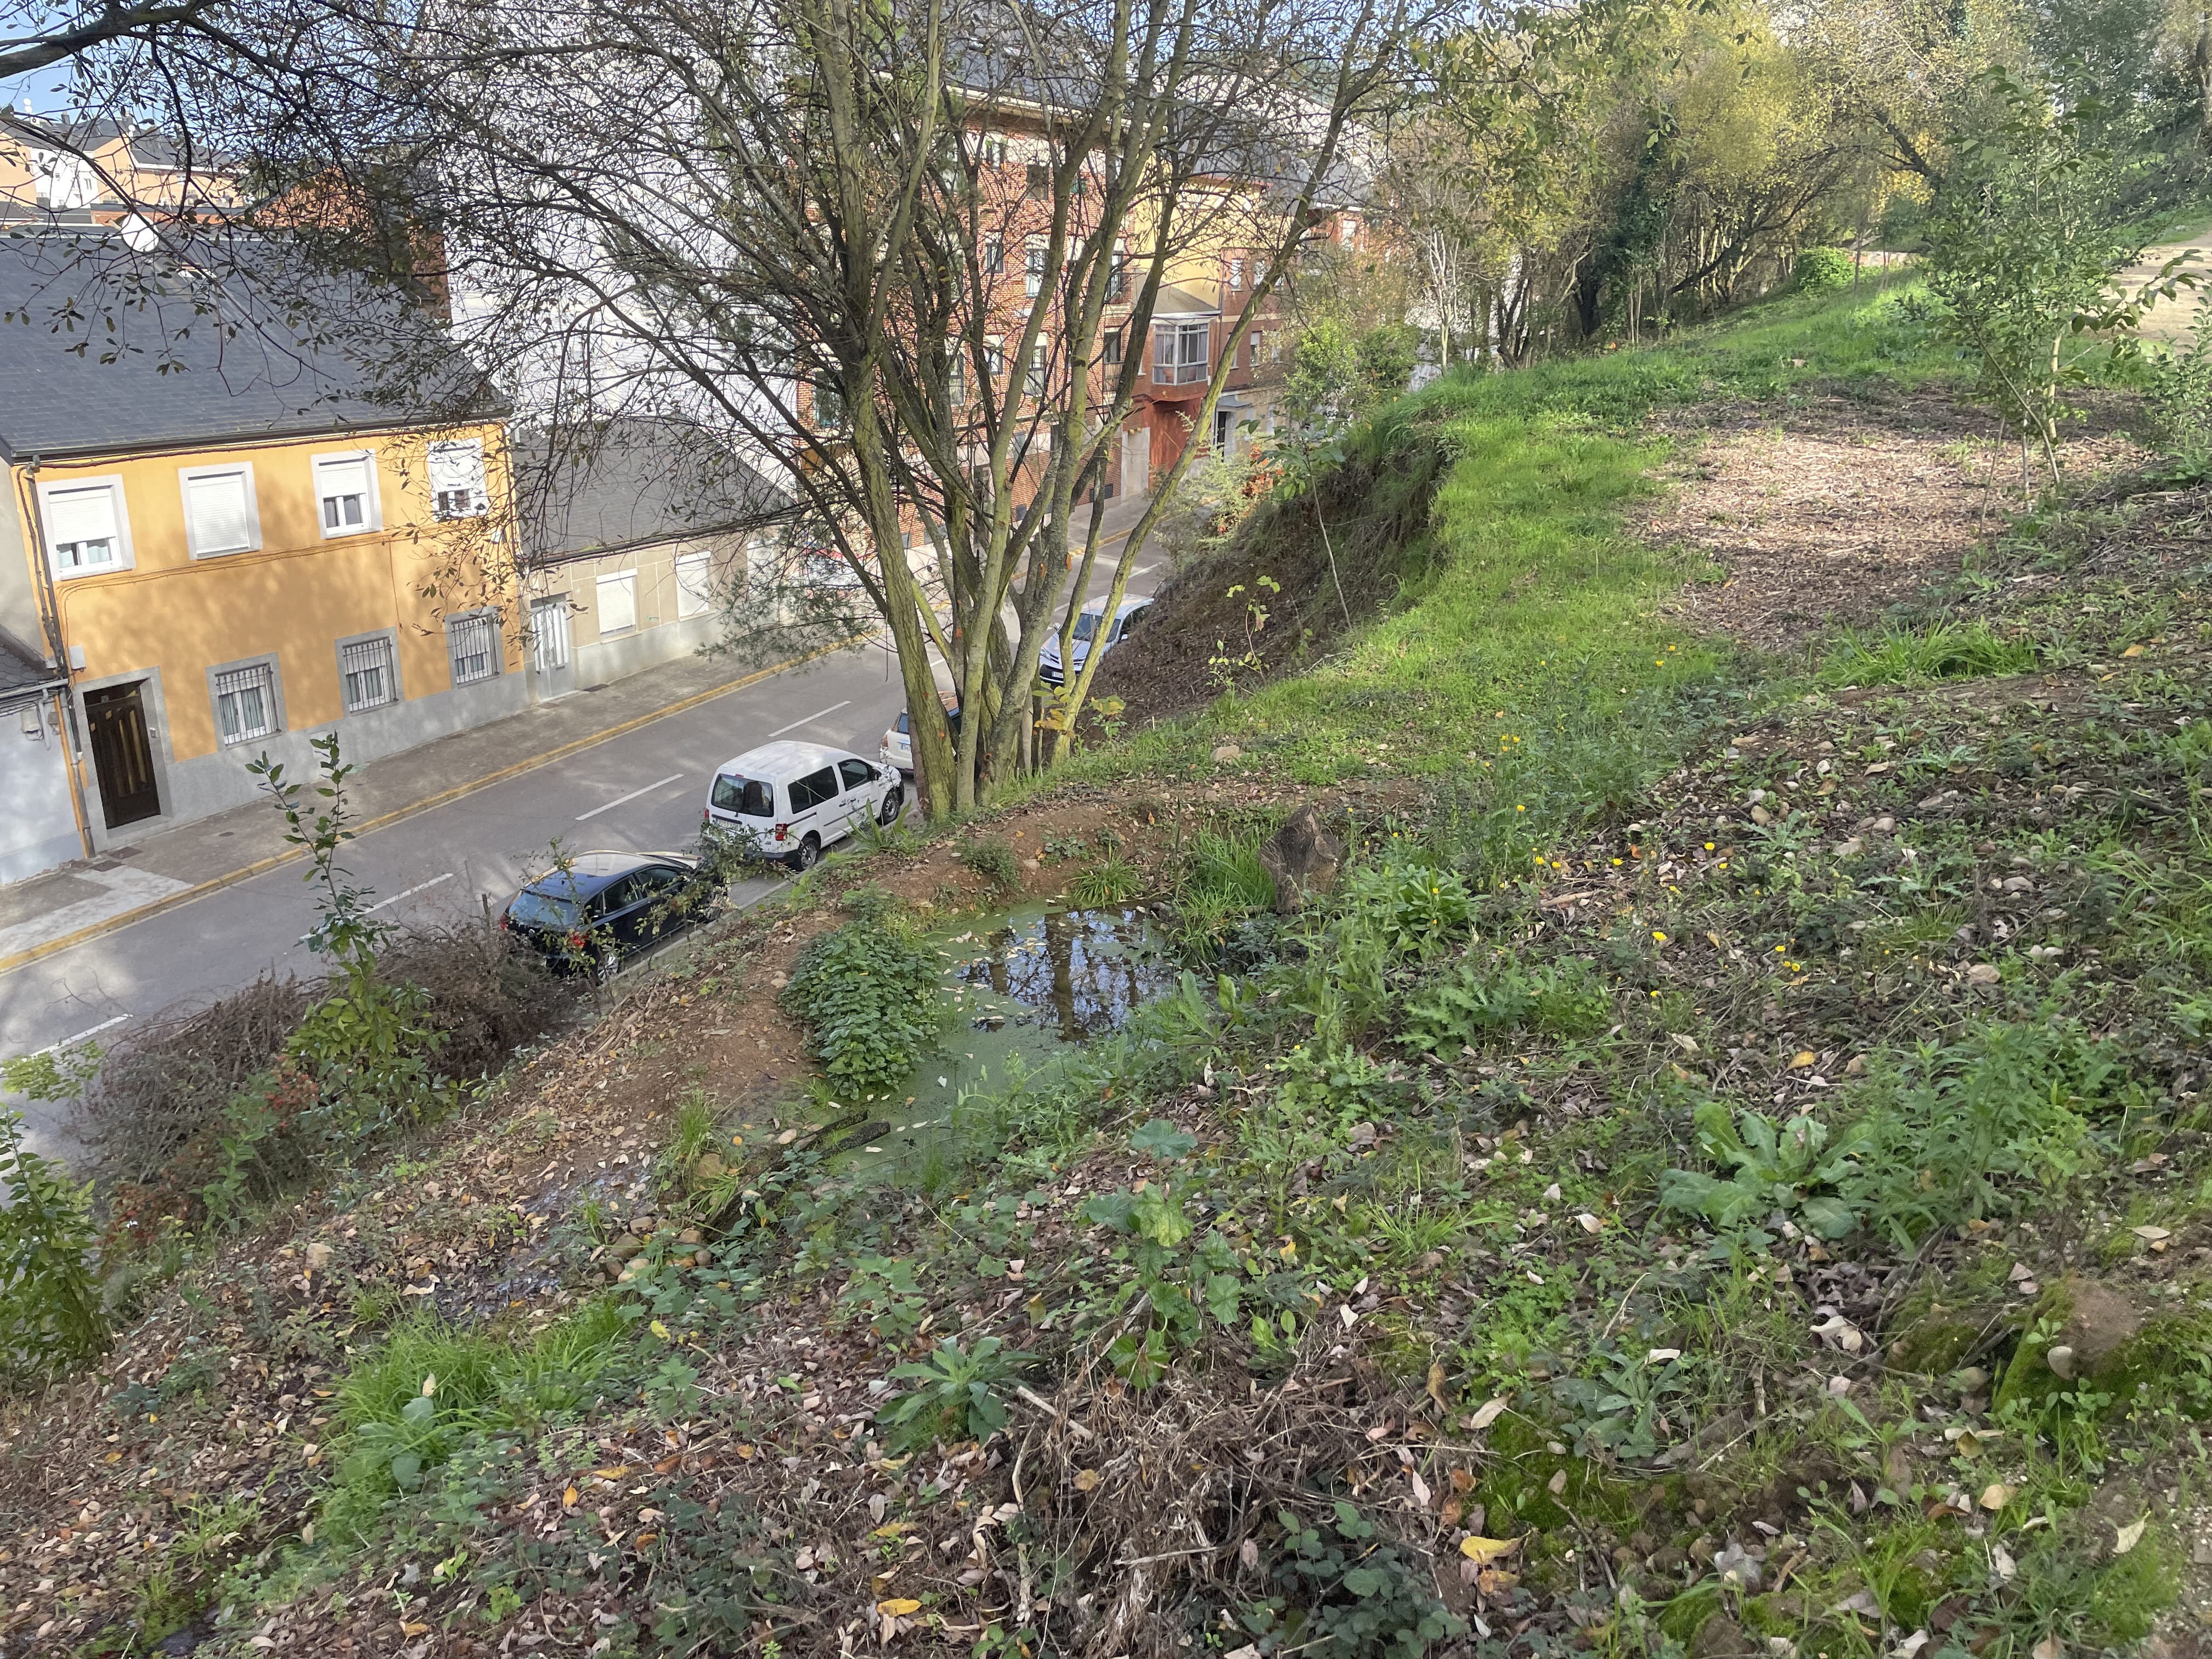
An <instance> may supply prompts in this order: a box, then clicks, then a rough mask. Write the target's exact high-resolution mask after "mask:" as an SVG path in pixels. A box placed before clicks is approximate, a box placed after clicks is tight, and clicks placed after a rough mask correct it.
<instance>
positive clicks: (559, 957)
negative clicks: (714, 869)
mask: <svg viewBox="0 0 2212 1659" xmlns="http://www.w3.org/2000/svg"><path fill="white" fill-rule="evenodd" d="M707 889H708V882H707V879H706V878H704V877H702V875H701V874H700V871H699V866H698V862H697V861H696V860H693V859H689V858H686V857H684V855H683V854H681V853H611V852H600V853H579V854H576V856H575V857H574V858H573V859H571V860H568V862H567V864H566V865H565V866H563V867H562V868H559V869H555V870H550V871H548V872H546V873H545V874H544V875H542V876H539V877H538V878H536V879H535V880H533V881H532V882H531V883H530V884H528V885H526V887H524V888H523V890H521V891H520V892H519V893H517V894H516V895H515V896H513V898H512V899H511V900H509V901H508V902H507V908H506V909H505V910H504V911H502V912H501V915H500V926H501V927H504V928H506V929H507V931H508V932H509V933H513V935H514V936H515V937H516V938H517V939H520V940H521V941H522V942H523V943H524V944H526V945H528V946H530V948H531V949H532V950H533V951H537V952H538V954H539V955H540V956H542V957H544V958H545V959H546V960H547V961H549V962H550V963H552V964H553V965H554V966H555V967H556V968H559V969H580V968H588V969H592V970H594V971H596V972H597V973H599V975H602V976H605V975H611V974H612V973H613V972H614V971H615V970H616V969H617V968H619V967H620V966H621V964H622V962H623V958H624V957H629V956H630V955H632V954H633V953H635V951H638V950H640V949H642V948H645V947H647V946H650V945H655V944H658V943H659V941H661V940H662V939H668V938H671V937H672V936H673V935H675V934H676V933H680V932H682V931H683V930H684V928H685V927H690V925H691V924H692V923H694V922H696V921H701V920H702V919H703V918H704V917H705V916H706V915H708V914H709V913H710V912H711V911H712V909H713V908H714V897H715V895H714V893H712V892H711V891H709V890H707Z"/></svg>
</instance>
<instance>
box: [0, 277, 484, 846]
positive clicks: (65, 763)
mask: <svg viewBox="0 0 2212 1659" xmlns="http://www.w3.org/2000/svg"><path fill="white" fill-rule="evenodd" d="M76 257H77V256H74V255H73V256H72V258H73V259H74V258H76ZM77 268H78V267H77V266H76V264H72V265H71V266H70V269H72V270H75V269H77ZM54 269H55V261H54V259H53V258H52V255H51V253H50V252H49V253H47V254H46V255H45V256H44V257H41V256H40V254H38V253H37V252H26V251H24V249H23V248H21V246H16V245H9V244H5V243H0V310H7V309H14V310H17V311H19V312H20V311H27V312H28V313H29V314H30V316H31V318H32V322H31V324H30V325H29V326H27V327H25V326H21V325H18V326H14V327H9V328H5V329H0V462H4V464H5V466H6V470H7V474H8V483H9V493H8V501H7V503H6V510H5V511H0V635H5V636H8V637H7V638H6V639H0V644H4V643H7V642H9V640H12V641H13V643H14V644H15V648H16V653H17V654H18V655H19V656H21V657H25V658H28V659H34V660H36V661H38V662H41V663H43V664H44V665H46V668H47V669H48V670H49V671H52V672H54V673H57V674H60V675H63V676H65V690H62V691H60V692H59V693H58V695H57V696H56V697H55V699H54V702H53V704H52V708H51V710H50V711H49V714H48V720H47V724H48V726H49V727H50V735H51V737H52V738H58V741H56V742H48V741H46V740H44V739H42V740H41V741H40V744H39V750H40V754H41V755H42V756H46V757H47V758H45V759H41V760H40V761H39V762H38V763H36V764H35V765H34V764H33V760H32V751H31V749H30V746H29V744H28V739H29V738H30V737H31V735H32V734H31V731H30V723H29V722H28V721H26V722H25V723H24V731H23V733H22V736H23V737H24V738H25V739H26V743H25V744H24V745H23V746H22V747H21V748H19V749H16V750H12V751H11V750H9V747H8V746H7V745H8V743H9V738H8V735H7V734H6V733H4V732H0V803H6V805H0V879H12V878H18V877H21V876H22V875H25V874H28V873H31V872H32V870H33V869H36V868H44V867H46V866H49V865H51V864H52V863H55V862H58V861H60V860H62V859H66V858H70V857H76V856H80V855H83V854H88V853H92V852H96V851H98V850H100V849H101V848H106V847H107V846H109V845H112V844H114V843H116V842H120V841H123V840H125V839H128V838H131V837H135V836H140V835H143V834H145V833H147V832H148V831H150V830H155V829H163V828H167V827H168V826H170V825H173V824H176V823H184V822H185V821H188V820H190V819H192V818H197V817H203V816H204V815H206V814H208V813H210V812H215V811H222V810H223V809H225V808H227V807H231V806H234V805H239V804H240V803H242V802H245V801H246V800H249V799H252V796H253V794H254V792H255V785H254V781H253V779H252V776H251V775H249V774H248V773H247V771H246V763H247V762H248V761H250V760H252V759H253V758H255V757H258V756H260V755H262V754H264V753H266V754H268V755H269V756H270V757H273V758H276V759H278V760H282V761H284V762H286V763H288V769H290V770H292V771H294V772H295V775H296V774H299V773H303V772H306V771H307V770H310V769H311V768H312V761H313V756H312V753H311V751H310V750H308V747H307V740H308V738H310V737H312V736H314V735H317V734H319V733H323V732H332V731H335V732H337V733H338V735H339V737H340V739H341V742H342V746H343V753H344V755H345V756H346V757H347V758H348V759H349V760H352V761H355V762H365V761H370V760H374V759H376V758H378V757H381V756H385V755H389V754H392V753H395V752H397V751H399V750H404V749H408V748H410V747H412V746H414V745H415V744H420V743H423V742H426V741H428V740H429V739H432V738H437V737H441V736H443V735H445V734H446V733H447V732H453V731H457V730H459V729H461V728H463V727H465V726H474V725H477V724H480V723H482V722H483V721H485V720H494V719H497V718H500V717H501V716H503V715H506V714H512V713H514V712H516V711H518V710H519V709H520V708H522V707H523V706H524V704H525V703H526V701H527V693H526V676H525V675H524V674H523V673H522V672H521V671H520V669H521V662H520V656H519V654H518V653H517V652H516V650H515V649H514V640H515V630H514V629H513V626H512V624H513V614H514V598H515V592H514V584H513V575H512V566H513V558H512V552H513V536H512V532H511V529H510V528H509V526H508V525H507V521H506V514H505V510H504V503H505V501H506V500H507V495H508V491H507V486H506V482H505V455H504V453H503V449H502V428H501V423H500V422H499V421H498V420H497V419H496V418H487V419H482V420H478V421H477V422H473V423H470V422H455V421H453V420H452V419H450V418H448V419H447V421H446V422H442V423H441V424H439V425H436V426H431V425H428V424H426V423H425V422H422V420H419V419H417V420H413V421H410V420H405V419H403V418H401V417H400V416H399V414H398V411H397V410H395V409H394V408H393V407H392V406H391V405H390V404H388V403H386V402H385V401H381V400H379V399H376V398H372V397H370V396H369V395H368V392H369V388H368V386H367V385H366V384H365V383H364V382H363V380H362V374H361V372H360V371H359V370H358V369H357V368H354V367H353V366H352V365H351V364H350V363H349V362H348V361H346V360H345V359H344V358H343V356H342V355H341V354H338V353H337V352H335V351H334V350H331V349H328V346H327V343H326V342H325V341H323V340H321V339H319V338H317V337H313V336H308V335H300V334H292V335H283V334H281V333H272V332H270V331H265V330H264V331H256V330H254V329H250V328H245V327H236V326H229V327H221V326H215V325H212V324H210V321H209V320H208V313H207V310H206V307H208V306H209V303H210V296H209V295H207V293H206V292H205V291H204V281H205V279H204V278H185V279H181V283H180V291H179V295H178V307H179V308H178V310H177V311H176V312H175V313H173V314H164V315H161V316H157V317H156V318H155V319H152V320H151V321H149V319H146V317H145V316H144V314H143V313H131V312H128V311H126V312H125V315H124V321H125V332H124V335H123V338H124V340H125V344H124V345H122V346H120V347H116V346H107V347H106V349H103V350H100V351H86V352H83V353H77V352H73V351H71V350H70V349H68V348H69V345H70V337H69V335H68V333H67V332H66V331H63V332H57V331H56V329H55V327H54V326H53V325H52V323H51V322H50V321H48V320H47V318H46V316H44V315H42V307H44V308H46V311H48V312H51V311H52V307H54V305H55V304H56V299H55V294H54V278H53V271H54ZM195 283H199V284H203V286H195V285H194V284H195ZM161 309H162V307H160V306H158V305H157V306H156V307H155V310H156V311H157V312H160V311H161ZM180 319H183V320H180ZM233 320H234V319H233ZM391 321H392V325H393V326H395V327H404V326H411V325H412V323H411V320H410V319H405V318H404V317H400V316H398V315H397V314H394V315H393V316H392V319H391ZM132 328H136V329H137V331H138V335H139V338H138V341H137V343H133V342H132V341H131V333H130V331H131V329H132ZM95 337H98V338H100V339H101V341H102V343H103V345H106V341H107V337H106V334H105V332H104V330H96V331H95ZM103 357H106V358H107V359H109V361H102V360H101V359H102V358H103ZM165 366H166V367H165ZM495 507H496V508H497V510H495ZM434 590H435V591H434ZM11 753H12V756H13V758H12V760H10V759H9V758H6V757H9V755H10V754H11ZM56 762H58V763H59V764H60V765H61V766H62V767H63V768H64V770H65V772H66V774H67V775H66V776H65V777H64V779H63V782H64V783H65V785H66V787H67V799H66V804H67V805H68V806H69V808H70V814H71V817H72V820H73V821H70V822H66V823H58V822H57V815H56V814H55V812H54V811H52V810H51V805H50V803H51V801H52V797H53V796H54V794H55V793H56V792H55V788H54V782H55V779H54V775H53V771H52V767H53V764H54V763H56ZM40 767H44V768H45V771H44V772H42V773H40V772H39V768H40ZM34 773H36V774H38V775H33V774H34ZM18 801H36V802H40V803H48V804H49V805H42V806H41V807H40V808H39V809H38V810H37V811H34V812H23V811H18V810H17V808H16V806H15V803H16V802H18ZM33 819H35V821H31V820H33ZM26 866H28V867H26Z"/></svg>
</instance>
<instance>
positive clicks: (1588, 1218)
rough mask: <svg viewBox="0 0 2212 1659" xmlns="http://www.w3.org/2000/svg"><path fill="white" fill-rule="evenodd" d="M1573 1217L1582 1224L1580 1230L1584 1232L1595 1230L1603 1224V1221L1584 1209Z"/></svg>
mask: <svg viewBox="0 0 2212 1659" xmlns="http://www.w3.org/2000/svg"><path fill="white" fill-rule="evenodd" d="M1575 1219H1576V1220H1577V1221H1578V1222H1580V1223H1581V1224H1582V1230H1583V1231H1584V1232H1586V1233H1594V1232H1596V1231H1599V1230H1600V1229H1601V1228H1602V1227H1603V1226H1604V1225H1605V1223H1603V1222H1602V1221H1600V1220H1599V1219H1598V1218H1596V1217H1595V1216H1594V1215H1592V1214H1591V1213H1590V1212H1589V1211H1588V1210H1584V1211H1583V1212H1582V1213H1581V1214H1580V1215H1578V1216H1577V1217H1576V1218H1575Z"/></svg>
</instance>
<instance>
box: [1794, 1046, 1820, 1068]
mask: <svg viewBox="0 0 2212 1659" xmlns="http://www.w3.org/2000/svg"><path fill="white" fill-rule="evenodd" d="M1816 1058H1817V1056H1816V1055H1815V1054H1814V1053H1813V1051H1812V1050H1811V1049H1810V1048H1800V1049H1799V1050H1798V1051H1797V1053H1796V1055H1795V1056H1794V1057H1793V1058H1792V1059H1791V1060H1790V1070H1791V1071H1793V1072H1797V1071H1802V1070H1803V1069H1804V1068H1805V1067H1806V1066H1810V1065H1811V1064H1812V1063H1813V1061H1814V1060H1815V1059H1816Z"/></svg>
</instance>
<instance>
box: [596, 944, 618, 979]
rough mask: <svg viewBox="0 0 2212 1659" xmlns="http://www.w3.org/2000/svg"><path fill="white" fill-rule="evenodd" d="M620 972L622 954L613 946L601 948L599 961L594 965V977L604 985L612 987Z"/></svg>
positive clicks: (602, 946)
mask: <svg viewBox="0 0 2212 1659" xmlns="http://www.w3.org/2000/svg"><path fill="white" fill-rule="evenodd" d="M620 972H622V952H621V951H618V950H617V949H616V948H615V947H614V946H613V945H601V946H599V959H598V961H596V962H595V963H592V978H593V979H595V980H597V981H599V983H600V984H602V985H611V984H613V983H614V981H615V975H617V974H619V973H620Z"/></svg>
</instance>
